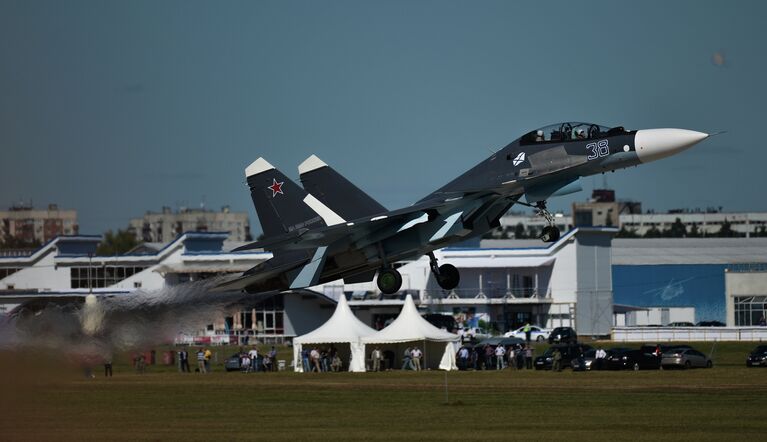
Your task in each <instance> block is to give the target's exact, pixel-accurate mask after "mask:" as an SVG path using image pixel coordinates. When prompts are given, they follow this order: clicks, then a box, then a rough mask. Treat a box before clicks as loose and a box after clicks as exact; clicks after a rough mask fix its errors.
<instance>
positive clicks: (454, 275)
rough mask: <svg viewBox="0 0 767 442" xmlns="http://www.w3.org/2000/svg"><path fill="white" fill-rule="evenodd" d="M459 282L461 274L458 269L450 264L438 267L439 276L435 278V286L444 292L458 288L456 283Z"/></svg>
mask: <svg viewBox="0 0 767 442" xmlns="http://www.w3.org/2000/svg"><path fill="white" fill-rule="evenodd" d="M459 282H461V274H460V273H459V272H458V269H457V268H455V266H454V265H452V264H442V265H441V266H439V276H437V284H439V286H440V287H442V288H443V289H445V290H452V289H454V288H456V287H458V283H459Z"/></svg>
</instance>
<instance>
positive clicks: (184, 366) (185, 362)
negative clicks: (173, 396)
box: [178, 347, 189, 373]
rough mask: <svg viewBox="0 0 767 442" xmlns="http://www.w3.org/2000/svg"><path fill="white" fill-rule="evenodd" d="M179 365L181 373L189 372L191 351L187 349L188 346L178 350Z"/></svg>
mask: <svg viewBox="0 0 767 442" xmlns="http://www.w3.org/2000/svg"><path fill="white" fill-rule="evenodd" d="M178 365H179V368H180V369H181V373H189V352H188V351H186V347H184V348H182V349H181V351H179V352H178Z"/></svg>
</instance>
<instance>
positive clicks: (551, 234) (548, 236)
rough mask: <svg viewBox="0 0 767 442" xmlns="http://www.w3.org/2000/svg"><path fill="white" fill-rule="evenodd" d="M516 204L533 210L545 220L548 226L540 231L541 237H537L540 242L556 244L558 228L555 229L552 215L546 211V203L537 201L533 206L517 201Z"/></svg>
mask: <svg viewBox="0 0 767 442" xmlns="http://www.w3.org/2000/svg"><path fill="white" fill-rule="evenodd" d="M517 204H521V205H523V206H527V207H532V208H534V209H535V210H537V211H538V216H542V217H544V218H545V219H546V222H547V223H548V225H547V226H546V227H544V228H543V230H542V231H541V236H539V238H540V239H541V241H543V242H557V241H558V240H559V228H557V226H556V224H554V215H552V214H551V212H549V211H548V210H546V201H538V202H536V203H535V205H533V204H527V203H523V202H521V201H517Z"/></svg>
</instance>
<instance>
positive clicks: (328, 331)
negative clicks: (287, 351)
mask: <svg viewBox="0 0 767 442" xmlns="http://www.w3.org/2000/svg"><path fill="white" fill-rule="evenodd" d="M375 332H376V330H375V329H373V328H372V327H368V326H367V325H365V323H363V322H362V321H360V320H359V319H357V317H356V316H354V313H352V310H351V309H350V308H349V304H348V303H347V302H346V297H345V296H343V295H341V297H340V298H338V305H337V306H336V311H335V312H333V316H331V317H330V319H328V320H327V322H325V323H324V324H322V325H321V326H319V327H318V328H316V329H314V330H313V331H311V332H309V333H307V334H305V335H301V336H298V337H296V338H295V339H293V366H294V367H295V368H294V369H295V371H298V372H302V371H304V370H303V364H302V363H301V352H302V350H303V347H304V345H308V344H349V356H350V357H349V371H365V347H364V346H363V345H362V343H361V342H360V339H361V338H363V337H365V336H370V335H373V334H374V333H375ZM343 350H345V349H343ZM342 359H344V358H342Z"/></svg>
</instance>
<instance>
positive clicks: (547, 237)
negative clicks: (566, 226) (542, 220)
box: [541, 226, 559, 242]
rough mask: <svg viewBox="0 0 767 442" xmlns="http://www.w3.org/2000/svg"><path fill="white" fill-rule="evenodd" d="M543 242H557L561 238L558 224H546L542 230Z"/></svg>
mask: <svg viewBox="0 0 767 442" xmlns="http://www.w3.org/2000/svg"><path fill="white" fill-rule="evenodd" d="M541 240H542V241H543V242H557V240H559V229H558V228H557V226H546V227H544V228H543V231H542V232H541Z"/></svg>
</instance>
